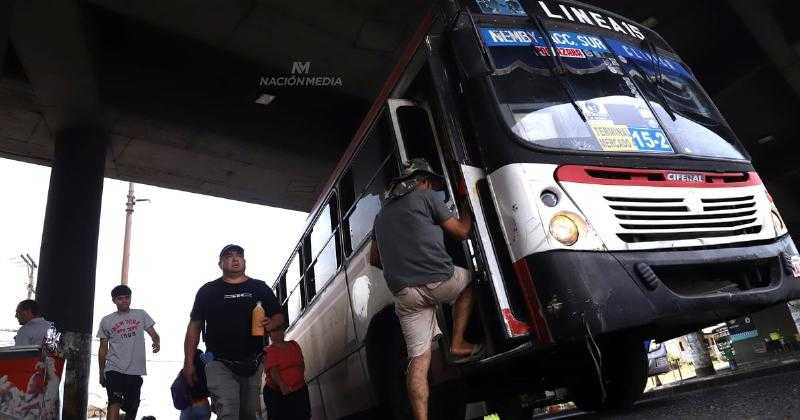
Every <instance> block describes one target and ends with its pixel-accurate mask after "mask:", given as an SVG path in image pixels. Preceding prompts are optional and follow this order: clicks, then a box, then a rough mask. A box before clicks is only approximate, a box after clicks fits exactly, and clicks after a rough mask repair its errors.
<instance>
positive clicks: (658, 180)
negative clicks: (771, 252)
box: [556, 165, 761, 188]
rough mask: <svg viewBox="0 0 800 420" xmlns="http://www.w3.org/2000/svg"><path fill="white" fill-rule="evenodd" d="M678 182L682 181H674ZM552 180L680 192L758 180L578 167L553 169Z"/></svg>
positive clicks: (749, 176) (724, 174) (739, 176)
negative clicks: (666, 189)
mask: <svg viewBox="0 0 800 420" xmlns="http://www.w3.org/2000/svg"><path fill="white" fill-rule="evenodd" d="M699 175H702V180H700V179H698V178H699V177H698V176H699ZM678 178H683V179H682V180H678ZM556 179H557V180H558V181H561V182H576V183H580V184H600V185H632V186H646V187H684V188H721V187H746V186H752V185H760V184H761V178H759V176H758V174H757V173H755V172H752V171H751V172H703V171H697V172H692V171H673V170H669V169H633V168H614V167H605V166H581V165H565V166H560V167H559V168H558V169H556ZM695 179H697V180H695Z"/></svg>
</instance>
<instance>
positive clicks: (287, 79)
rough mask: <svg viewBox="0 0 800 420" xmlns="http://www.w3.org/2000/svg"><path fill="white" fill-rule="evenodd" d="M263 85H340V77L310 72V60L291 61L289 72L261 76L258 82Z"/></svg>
mask: <svg viewBox="0 0 800 420" xmlns="http://www.w3.org/2000/svg"><path fill="white" fill-rule="evenodd" d="M259 84H260V85H261V86H264V87H275V86H278V87H283V86H312V87H322V86H342V78H341V77H334V76H321V75H320V76H317V75H312V74H311V62H310V61H295V62H293V63H292V69H291V74H290V75H287V76H278V77H262V78H261V80H260V83H259Z"/></svg>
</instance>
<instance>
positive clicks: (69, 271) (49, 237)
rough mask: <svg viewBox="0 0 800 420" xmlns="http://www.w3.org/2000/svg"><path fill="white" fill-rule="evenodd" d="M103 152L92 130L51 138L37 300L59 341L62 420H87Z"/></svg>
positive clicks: (77, 129) (102, 140)
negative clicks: (62, 372)
mask: <svg viewBox="0 0 800 420" xmlns="http://www.w3.org/2000/svg"><path fill="white" fill-rule="evenodd" d="M106 146H107V138H106V136H105V134H104V133H103V131H102V130H99V129H96V128H93V127H75V128H70V129H67V130H63V131H61V132H60V133H58V134H57V135H56V136H55V152H54V157H53V167H52V172H51V173H50V190H49V192H48V195H47V210H46V213H45V220H44V230H43V232H42V248H41V253H40V257H39V259H40V260H39V277H38V283H37V285H36V296H37V300H38V301H39V303H40V305H41V306H42V309H43V314H44V316H45V318H46V319H48V320H50V321H53V322H55V325H56V328H57V329H58V330H59V331H61V332H62V333H63V337H64V344H65V349H64V354H65V357H66V360H67V364H66V370H65V379H64V395H63V404H64V406H63V410H62V418H63V419H64V420H71V419H85V418H86V406H87V403H88V383H89V365H90V363H91V343H92V315H93V312H94V285H95V266H96V263H97V238H98V234H99V230H100V205H101V201H102V195H103V170H104V167H105V157H106Z"/></svg>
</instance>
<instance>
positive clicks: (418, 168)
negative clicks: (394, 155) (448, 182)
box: [389, 158, 445, 191]
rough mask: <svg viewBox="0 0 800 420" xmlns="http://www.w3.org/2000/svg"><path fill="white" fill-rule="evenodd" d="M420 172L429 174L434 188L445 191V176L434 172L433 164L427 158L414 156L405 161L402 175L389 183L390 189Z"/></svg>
mask: <svg viewBox="0 0 800 420" xmlns="http://www.w3.org/2000/svg"><path fill="white" fill-rule="evenodd" d="M419 174H424V175H427V177H428V179H430V181H431V187H432V188H433V189H434V190H436V191H443V190H444V189H445V181H444V177H443V176H441V175H439V174H437V173H436V172H434V171H433V168H431V165H430V164H429V163H428V161H426V160H425V159H423V158H414V159H410V160H409V161H408V162H404V163H403V165H402V168H400V175H399V176H398V177H397V178H395V179H393V180H392V182H390V183H389V190H391V189H392V188H393V187H394V186H395V185H397V184H398V183H400V182H403V181H405V180H407V179H410V178H412V177H414V176H416V175H419Z"/></svg>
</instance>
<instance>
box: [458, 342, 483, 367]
mask: <svg viewBox="0 0 800 420" xmlns="http://www.w3.org/2000/svg"><path fill="white" fill-rule="evenodd" d="M485 351H486V348H485V347H483V344H475V347H473V348H472V352H471V353H470V354H469V355H467V356H462V357H459V358H457V359H455V360H453V362H452V363H456V364H461V363H467V362H471V361H474V360H477V359H479V358H481V357H482V356H483V353H484V352H485Z"/></svg>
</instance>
